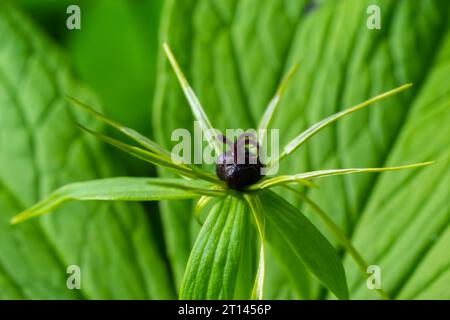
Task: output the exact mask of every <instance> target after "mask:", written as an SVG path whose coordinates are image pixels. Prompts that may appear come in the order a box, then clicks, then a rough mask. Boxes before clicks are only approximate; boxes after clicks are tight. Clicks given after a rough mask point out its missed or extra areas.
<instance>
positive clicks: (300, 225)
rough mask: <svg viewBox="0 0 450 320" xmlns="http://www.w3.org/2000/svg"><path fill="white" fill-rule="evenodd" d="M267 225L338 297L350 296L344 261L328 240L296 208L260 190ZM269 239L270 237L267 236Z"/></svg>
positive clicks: (272, 194)
mask: <svg viewBox="0 0 450 320" xmlns="http://www.w3.org/2000/svg"><path fill="white" fill-rule="evenodd" d="M261 193H262V195H261V202H262V208H263V210H264V212H263V214H264V216H265V218H266V228H267V229H271V230H272V231H271V232H273V233H275V234H277V236H278V237H280V236H281V238H282V239H284V243H283V244H284V245H285V246H289V247H290V248H291V250H292V251H293V252H294V253H295V255H296V256H297V257H298V258H300V260H301V261H302V262H303V264H304V265H305V266H306V267H307V268H308V270H309V271H310V272H311V273H312V274H314V275H315V276H316V277H317V278H318V279H319V280H320V281H321V282H322V283H323V284H324V285H325V286H326V287H327V288H328V289H329V290H330V291H331V292H332V293H333V294H334V295H335V296H336V297H337V298H339V299H348V289H347V282H346V278H345V271H344V267H343V266H342V262H341V260H340V258H339V256H338V254H337V252H336V251H335V249H334V248H333V246H332V245H331V244H330V243H329V242H328V240H327V239H326V238H325V237H324V236H323V235H322V234H321V233H320V232H319V231H318V230H317V229H316V227H314V225H313V224H311V222H309V220H308V219H307V218H306V217H305V216H304V215H303V214H302V213H301V212H300V211H299V210H297V209H296V208H295V207H293V206H292V205H290V204H289V203H288V202H286V201H285V200H283V198H281V197H280V196H278V195H277V194H275V193H274V192H272V191H261ZM267 240H268V241H270V238H268V239H267Z"/></svg>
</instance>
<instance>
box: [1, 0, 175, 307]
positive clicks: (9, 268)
mask: <svg viewBox="0 0 450 320" xmlns="http://www.w3.org/2000/svg"><path fill="white" fill-rule="evenodd" d="M65 94H71V95H74V96H77V97H80V98H82V99H83V100H85V101H87V102H89V103H92V104H95V105H98V101H96V100H95V99H94V98H93V96H92V94H91V93H89V91H88V90H86V88H83V87H81V86H80V85H79V84H77V82H76V81H75V80H74V78H73V77H72V74H71V72H70V71H69V68H68V65H67V62H66V60H65V59H64V57H62V55H61V54H60V53H59V50H58V49H56V48H55V46H54V44H52V43H51V42H49V41H48V40H46V38H45V37H43V36H42V33H41V32H40V31H39V27H37V26H36V25H34V24H31V23H30V22H29V21H28V19H27V18H25V17H24V16H23V15H22V14H20V13H18V12H17V11H16V10H15V9H13V8H11V7H10V6H9V5H8V4H5V3H4V2H2V3H1V4H0V113H1V116H0V150H1V152H0V266H1V267H0V288H1V289H0V298H2V299H12V298H15V299H76V298H94V299H131V298H136V299H146V298H174V297H175V294H174V288H173V286H172V281H171V279H170V273H169V272H168V270H167V267H166V264H165V257H164V252H163V251H162V250H161V248H160V247H159V246H158V245H157V242H158V241H159V239H158V237H157V236H156V235H157V234H156V233H155V231H154V229H153V228H151V227H150V226H149V220H148V215H146V214H145V212H144V210H143V209H142V207H141V206H140V205H139V204H127V205H124V204H121V203H115V204H90V205H87V204H80V203H73V204H68V205H67V206H65V207H64V208H63V209H62V210H61V211H60V213H61V214H55V215H51V216H46V217H42V218H41V219H36V220H33V221H30V222H29V223H26V224H23V225H17V226H12V225H10V224H9V220H10V219H11V217H12V216H13V215H14V214H16V213H17V212H20V211H21V210H25V209H26V208H27V207H29V206H31V205H32V204H33V203H35V202H36V201H38V200H39V199H40V198H43V197H45V196H46V195H48V194H49V193H50V192H51V191H53V190H55V189H56V188H57V187H60V186H62V185H64V184H66V183H69V182H74V181H80V180H88V179H94V178H104V177H109V176H113V175H117V172H116V170H113V168H112V167H113V166H112V161H111V160H109V159H108V158H107V156H106V152H105V150H104V149H103V147H102V145H101V144H99V143H97V142H96V141H94V140H93V139H92V138H87V137H86V136H83V135H82V133H81V132H80V131H79V130H78V129H77V128H76V127H75V126H74V125H73V124H74V122H73V118H75V119H77V121H82V122H83V123H86V124H88V125H89V126H91V127H95V125H94V123H93V122H92V121H90V120H89V119H88V118H85V117H83V115H82V114H78V113H74V112H73V108H72V109H71V108H70V107H69V106H68V104H67V103H66V101H65V99H64V95H65ZM114 168H117V169H119V168H120V164H118V163H116V164H115V165H114ZM120 172H122V171H120ZM69 265H78V266H79V267H80V269H81V276H82V278H81V290H69V289H68V288H67V285H66V281H67V277H68V274H67V273H66V270H67V267H68V266H69Z"/></svg>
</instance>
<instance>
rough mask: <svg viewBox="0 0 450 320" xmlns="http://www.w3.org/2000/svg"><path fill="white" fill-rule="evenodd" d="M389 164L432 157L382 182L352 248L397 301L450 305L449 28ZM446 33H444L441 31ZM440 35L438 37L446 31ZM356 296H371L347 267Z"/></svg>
mask: <svg viewBox="0 0 450 320" xmlns="http://www.w3.org/2000/svg"><path fill="white" fill-rule="evenodd" d="M446 30H447V32H446V35H445V38H444V39H443V40H442V46H441V49H440V51H439V52H437V58H436V60H435V61H434V63H433V64H432V66H430V67H431V70H430V73H429V75H428V77H427V79H426V81H425V83H424V84H423V87H422V89H421V91H420V92H419V93H418V96H417V98H416V100H415V102H414V103H413V105H412V106H411V110H410V113H409V115H408V118H407V119H406V121H405V123H404V125H403V127H402V130H401V133H400V135H399V138H398V140H397V141H396V143H395V145H394V146H393V148H392V151H391V152H390V154H389V157H388V159H387V161H388V163H395V162H397V161H399V160H400V159H411V160H413V161H414V160H416V161H417V160H418V159H422V158H424V157H428V158H433V159H435V160H436V164H435V165H433V166H431V167H429V168H425V169H422V170H412V171H404V172H398V173H396V174H395V177H388V175H386V176H382V177H381V178H380V179H379V181H378V182H377V184H376V186H375V188H374V190H373V192H372V193H371V195H370V197H369V199H368V204H367V208H366V210H364V212H363V214H362V218H361V222H360V224H359V225H358V227H357V228H356V230H355V234H354V237H353V242H354V245H355V246H356V247H357V248H358V249H359V250H360V251H361V252H363V253H364V255H365V257H366V259H367V260H368V261H370V263H372V264H375V265H378V266H379V267H380V269H381V285H382V287H383V289H384V290H385V291H387V292H388V293H390V294H391V296H392V297H393V298H400V299H450V289H449V283H450V282H449V274H450V254H449V247H450V238H449V233H450V224H449V222H450V206H449V195H450V187H449V181H450V167H449V163H450V127H449V125H448V124H449V123H450V83H449V82H448V81H447V79H448V74H449V73H450V32H449V31H450V29H449V27H447V29H446ZM443 31H444V30H443ZM443 31H441V32H443ZM346 265H347V266H348V270H349V279H350V285H351V286H352V288H353V291H354V292H355V293H356V295H355V296H356V297H358V298H366V297H368V295H369V294H370V293H369V292H368V290H367V288H366V287H365V286H364V285H363V283H362V282H361V281H358V280H359V277H358V275H357V273H356V272H355V270H354V267H353V266H352V264H351V263H350V261H348V262H347V263H346Z"/></svg>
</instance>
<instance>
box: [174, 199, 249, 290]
mask: <svg viewBox="0 0 450 320" xmlns="http://www.w3.org/2000/svg"><path fill="white" fill-rule="evenodd" d="M249 217H250V216H249V212H248V207H247V206H246V203H245V202H244V201H243V200H240V199H238V198H235V197H232V196H228V197H227V198H225V199H224V200H222V201H220V202H218V203H217V204H216V205H215V206H214V208H213V209H212V210H211V212H210V213H209V215H208V218H207V219H206V221H205V224H204V225H203V227H202V229H201V230H200V233H199V236H198V238H197V240H196V241H195V244H194V248H193V249H192V253H191V255H190V257H189V262H188V264H187V266H186V272H185V275H184V279H183V284H182V286H181V289H180V298H181V299H232V298H233V297H234V296H235V288H236V281H237V279H238V273H239V266H240V263H239V262H240V259H241V257H242V250H243V249H244V248H245V238H246V237H245V233H246V232H248V230H247V229H248V228H251V224H250V223H249V221H250V220H249Z"/></svg>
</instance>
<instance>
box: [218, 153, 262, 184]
mask: <svg viewBox="0 0 450 320" xmlns="http://www.w3.org/2000/svg"><path fill="white" fill-rule="evenodd" d="M229 157H233V158H234V159H229ZM251 158H253V159H255V156H254V155H252V154H251V153H250V151H248V150H246V151H245V158H244V159H245V161H243V162H244V163H237V162H238V161H236V158H235V157H234V156H233V155H232V154H231V153H224V154H222V155H221V156H220V157H219V161H218V163H217V164H216V174H217V176H218V177H219V179H220V180H223V181H225V182H226V183H227V185H228V187H229V188H231V189H236V190H243V189H244V188H245V187H247V186H249V185H252V184H254V183H256V182H258V181H259V180H260V179H261V178H262V177H263V175H262V174H261V168H263V167H264V165H263V164H262V163H261V162H260V161H259V157H256V161H252V162H253V163H250V159H251ZM227 162H228V163H227ZM255 162H256V163H255Z"/></svg>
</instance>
